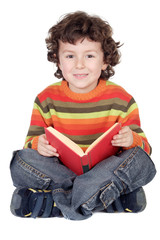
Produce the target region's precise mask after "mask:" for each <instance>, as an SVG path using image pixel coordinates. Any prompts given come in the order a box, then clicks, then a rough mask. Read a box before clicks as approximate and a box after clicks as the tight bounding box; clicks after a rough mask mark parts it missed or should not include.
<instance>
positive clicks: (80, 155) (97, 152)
mask: <svg viewBox="0 0 160 240" xmlns="http://www.w3.org/2000/svg"><path fill="white" fill-rule="evenodd" d="M120 128H121V124H120V123H115V124H114V125H113V126H112V127H111V128H110V129H109V130H107V131H106V132H105V133H103V134H102V135H101V136H100V137H99V138H97V139H96V140H95V141H94V142H93V143H92V144H91V145H90V146H89V147H88V148H87V150H86V152H85V153H84V152H83V150H82V149H81V148H80V147H79V146H78V145H77V144H76V143H74V142H73V141H72V140H70V139H69V138H68V137H66V136H64V135H63V134H62V133H60V132H58V131H57V130H56V129H54V128H53V127H48V128H45V133H46V137H47V140H48V141H49V143H50V144H51V145H52V146H53V147H54V148H56V149H57V151H58V153H59V159H60V160H61V161H62V163H63V164H64V165H65V166H67V167H68V168H70V169H71V170H72V171H73V172H75V173H76V174H77V175H81V174H83V173H85V172H87V171H89V170H90V169H91V168H92V167H93V166H94V165H96V164H97V163H99V162H100V161H102V160H104V159H106V158H108V157H110V156H111V155H114V154H116V153H117V152H118V150H119V148H118V147H114V146H112V144H111V140H112V139H113V136H114V135H116V134H117V133H118V132H119V130H120Z"/></svg>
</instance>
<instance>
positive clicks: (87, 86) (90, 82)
mask: <svg viewBox="0 0 160 240" xmlns="http://www.w3.org/2000/svg"><path fill="white" fill-rule="evenodd" d="M59 68H60V69H61V71H62V74H63V77H64V79H65V80H66V81H67V82H68V84H69V88H70V89H71V90H72V91H73V92H76V93H87V92H90V91H91V90H93V89H94V88H95V87H96V86H97V83H98V79H99V77H100V75H101V71H102V70H105V69H106V68H107V64H105V63H104V61H103V51H102V48H101V43H99V42H94V41H91V40H89V39H87V38H85V39H84V40H82V39H80V40H78V41H77V42H76V44H70V43H63V42H62V41H60V42H59Z"/></svg>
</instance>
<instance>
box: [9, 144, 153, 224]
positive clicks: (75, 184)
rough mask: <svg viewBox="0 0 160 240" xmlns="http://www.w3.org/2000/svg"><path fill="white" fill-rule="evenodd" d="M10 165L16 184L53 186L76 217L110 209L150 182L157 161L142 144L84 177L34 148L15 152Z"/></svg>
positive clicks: (63, 209) (55, 196)
mask: <svg viewBox="0 0 160 240" xmlns="http://www.w3.org/2000/svg"><path fill="white" fill-rule="evenodd" d="M10 168H11V176H12V179H13V183H14V185H15V186H16V187H27V188H28V187H30V188H37V189H51V190H52V195H53V200H54V201H55V203H56V205H57V207H58V208H59V209H60V210H61V212H62V214H63V216H64V217H65V218H69V219H72V220H82V219H85V218H88V217H90V216H91V215H92V213H93V212H94V211H95V210H97V209H106V208H107V207H108V206H109V205H110V204H111V203H112V202H114V201H115V200H116V199H117V198H118V197H119V196H120V195H121V194H127V193H129V192H132V191H134V190H135V189H137V188H139V187H141V186H144V185H146V184H147V183H149V182H150V181H151V180H152V179H153V178H154V176H155V174H156V169H155V165H154V163H153V162H152V160H151V158H150V157H149V156H148V155H147V153H146V152H144V151H143V150H142V149H141V148H140V147H135V148H132V149H129V150H127V151H124V152H122V153H120V154H119V155H117V156H111V157H109V158H107V159H105V160H103V161H102V162H100V163H98V164H97V165H96V166H94V167H93V168H92V169H91V170H90V171H88V172H87V173H85V174H83V175H80V176H77V175H76V174H75V173H73V172H72V171H71V170H69V169H68V168H67V167H65V166H64V165H63V164H62V163H61V162H60V161H59V159H58V158H57V157H51V158H49V157H44V156H41V155H40V154H39V153H38V152H37V151H35V150H32V149H23V150H20V151H16V152H14V154H13V158H12V161H11V165H10Z"/></svg>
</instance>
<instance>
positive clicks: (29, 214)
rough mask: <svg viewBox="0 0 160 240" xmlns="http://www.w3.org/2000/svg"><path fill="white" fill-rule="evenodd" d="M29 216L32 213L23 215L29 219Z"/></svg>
mask: <svg viewBox="0 0 160 240" xmlns="http://www.w3.org/2000/svg"><path fill="white" fill-rule="evenodd" d="M31 214H32V212H30V213H28V214H26V215H24V216H25V217H30V216H31Z"/></svg>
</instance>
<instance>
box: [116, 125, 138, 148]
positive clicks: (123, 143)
mask: <svg viewBox="0 0 160 240" xmlns="http://www.w3.org/2000/svg"><path fill="white" fill-rule="evenodd" d="M111 143H112V145H113V146H117V147H130V146H131V145H132V144H133V135H132V130H131V129H130V128H129V127H127V126H126V127H123V128H122V129H121V130H120V131H119V134H117V135H115V136H114V137H113V140H112V141H111Z"/></svg>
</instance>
